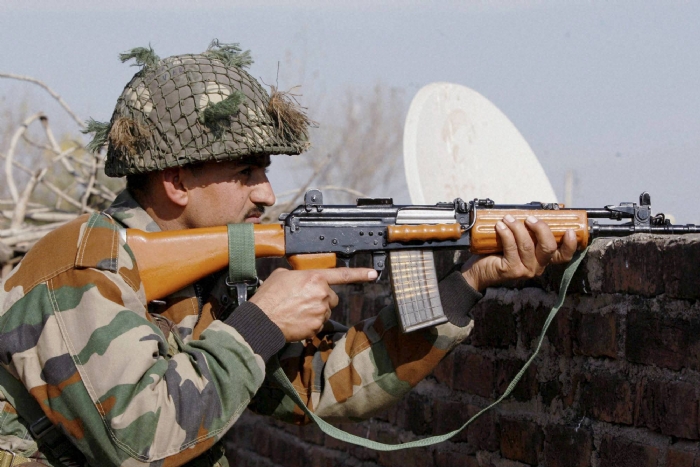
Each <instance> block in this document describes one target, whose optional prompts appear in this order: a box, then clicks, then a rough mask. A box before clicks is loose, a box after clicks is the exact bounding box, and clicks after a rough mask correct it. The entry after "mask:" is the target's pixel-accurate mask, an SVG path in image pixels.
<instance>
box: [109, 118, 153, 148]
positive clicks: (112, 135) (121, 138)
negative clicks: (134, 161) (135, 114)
mask: <svg viewBox="0 0 700 467" xmlns="http://www.w3.org/2000/svg"><path fill="white" fill-rule="evenodd" d="M149 136H151V131H150V130H149V129H148V128H146V127H145V126H143V125H142V124H140V123H139V122H137V121H136V120H133V119H131V118H127V117H120V118H118V119H117V120H116V121H115V122H114V124H113V125H112V129H111V130H109V140H110V141H111V143H112V144H113V145H114V148H115V149H117V150H120V151H123V150H126V151H128V153H129V154H131V155H134V154H136V153H137V151H138V148H139V147H140V146H141V145H143V144H144V143H145V139H146V138H147V137H149Z"/></svg>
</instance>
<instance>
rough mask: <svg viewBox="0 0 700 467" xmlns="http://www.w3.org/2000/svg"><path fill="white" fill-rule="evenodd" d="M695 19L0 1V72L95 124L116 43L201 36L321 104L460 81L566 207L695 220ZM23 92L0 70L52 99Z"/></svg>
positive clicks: (685, 6)
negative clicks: (485, 102)
mask: <svg viewBox="0 0 700 467" xmlns="http://www.w3.org/2000/svg"><path fill="white" fill-rule="evenodd" d="M697 18H700V2H680V1H674V0H669V1H663V2H662V1H647V0H640V1H615V2H612V1H595V0H589V1H575V0H569V1H557V2H555V1H544V0H542V1H524V0H523V1H506V0H500V1H470V0H462V1H435V2H429V1H428V2H425V1H423V2H419V1H411V0H407V1H401V2H400V1H386V2H381V1H370V0H358V1H353V2H347V1H331V0H326V1H320V0H302V1H297V2H289V1H282V0H261V1H256V2H240V1H239V2H236V1H230V0H227V1H223V0H221V1H217V0H212V1H193V0H188V1H184V0H167V1H166V0H151V1H148V2H144V1H142V0H140V1H136V0H121V1H119V2H101V1H94V0H92V1H88V0H0V72H8V73H16V74H23V75H29V76H32V77H35V78H37V79H40V80H42V81H44V82H46V83H47V84H49V85H50V86H51V87H52V88H53V89H54V90H55V91H56V92H58V93H59V94H60V95H61V96H62V97H63V98H64V99H65V100H66V101H67V102H68V103H69V105H70V106H71V107H72V108H73V110H74V111H75V112H76V113H77V114H78V115H79V116H81V118H87V117H94V118H95V119H97V120H108V119H109V117H110V116H111V112H112V109H113V107H114V103H115V101H116V98H117V96H118V95H119V94H120V92H121V90H122V88H123V86H124V85H125V84H126V83H127V81H128V80H129V79H130V78H131V76H132V75H133V73H134V72H135V69H134V68H131V67H130V66H128V64H122V63H120V62H119V61H118V60H117V55H118V54H119V53H120V52H123V51H125V50H128V49H130V48H132V47H137V46H144V45H148V44H150V45H151V46H152V47H153V48H154V49H155V51H156V52H157V53H158V54H159V55H160V56H168V55H173V54H179V53H190V52H199V51H203V50H204V49H205V48H206V46H207V45H208V44H209V42H210V41H211V39H213V38H214V37H216V38H219V39H220V40H221V41H222V42H239V43H240V44H241V46H242V47H243V48H245V49H251V51H252V53H253V57H254V58H255V64H254V65H253V66H252V67H251V70H250V71H251V73H252V74H253V76H255V77H260V78H262V79H263V80H264V81H265V82H267V83H268V84H270V83H275V82H277V81H279V85H280V87H281V88H285V87H291V86H293V85H296V84H303V85H304V87H305V88H306V89H313V95H314V96H317V97H318V96H321V99H326V100H328V99H334V98H336V97H337V96H338V95H339V94H340V93H342V92H343V91H344V90H345V89H347V88H348V87H353V88H354V89H364V88H367V89H370V88H371V87H372V86H374V85H375V84H376V83H382V84H383V85H385V86H388V87H395V88H399V89H402V90H403V91H404V94H405V96H406V99H407V102H406V108H408V101H410V99H411V97H412V96H413V95H414V94H415V93H416V92H417V91H418V90H419V89H420V88H421V87H423V86H424V85H426V84H428V83H431V82H435V81H447V82H453V83H458V84H462V85H466V86H469V87H471V88H473V89H475V90H477V91H478V92H479V93H481V94H482V95H484V96H485V97H487V98H488V99H489V100H491V101H492V102H493V103H494V104H496V106H498V107H499V108H500V109H501V110H502V111H503V112H504V113H505V114H506V115H507V116H508V117H509V118H510V119H511V120H512V121H513V123H514V124H515V126H516V127H517V128H518V129H519V130H520V132H521V133H522V134H523V136H524V137H525V139H526V140H527V141H528V143H529V144H530V146H531V147H532V149H533V151H534V152H535V154H536V155H537V156H538V158H539V160H540V162H541V164H542V166H543V168H544V169H545V172H546V173H547V175H548V176H549V178H550V181H551V183H552V186H553V187H554V189H555V192H556V193H557V194H558V196H559V197H560V199H562V198H563V196H564V194H563V189H564V178H565V174H566V173H567V171H573V173H574V176H575V187H574V196H573V201H574V204H575V205H576V206H583V207H594V206H595V207H597V206H603V205H608V204H617V203H618V202H621V201H636V200H637V198H638V196H639V193H641V192H642V191H649V192H650V193H651V195H652V206H653V208H654V210H655V211H657V212H658V211H663V212H667V213H671V214H673V215H674V217H675V219H676V221H677V222H679V223H697V224H700V203H698V192H699V189H700V163H698V157H699V156H700V131H699V130H700V47H698V44H700V28H699V27H698V26H697ZM278 64H279V66H280V70H279V76H278V71H277V69H278ZM30 89H32V87H31V86H30V85H24V84H20V83H17V82H9V81H7V80H0V96H2V95H16V96H23V95H26V94H27V93H31V96H32V97H33V98H34V99H35V101H37V105H42V106H45V107H47V108H49V109H50V107H51V105H53V104H52V103H51V102H50V99H46V100H42V99H44V98H43V97H41V96H42V93H41V92H40V91H38V90H30ZM35 96H39V97H35ZM0 102H2V101H0ZM5 102H7V101H5ZM37 110H39V109H37ZM41 110H44V109H43V108H42V109H41ZM309 111H310V113H311V115H312V117H313V109H310V110H309ZM50 114H51V115H57V116H58V115H60V114H61V110H60V109H58V108H55V109H53V110H50ZM320 123H321V125H323V124H324V123H326V124H330V123H332V122H323V121H320ZM275 169H276V166H275V164H273V168H272V172H271V178H272V181H273V186H275V185H277V186H276V188H277V189H278V190H284V189H286V188H287V187H286V186H285V183H289V182H288V177H285V176H284V175H285V172H284V171H285V168H284V166H283V165H282V164H280V165H279V169H278V171H277V172H275ZM397 176H403V175H402V174H398V175H397ZM378 194H384V195H388V196H391V195H392V194H391V193H382V192H381V190H379V192H378ZM402 196H403V197H404V198H405V194H399V195H398V196H395V198H399V199H401V197H402ZM465 198H469V196H468V195H466V196H465ZM404 200H405V199H404ZM524 201H529V200H524Z"/></svg>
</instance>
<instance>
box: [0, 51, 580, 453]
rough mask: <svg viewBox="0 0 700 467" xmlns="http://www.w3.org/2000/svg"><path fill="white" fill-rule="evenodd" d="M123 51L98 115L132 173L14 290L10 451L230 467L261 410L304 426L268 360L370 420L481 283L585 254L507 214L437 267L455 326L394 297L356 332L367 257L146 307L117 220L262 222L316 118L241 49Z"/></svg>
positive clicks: (206, 284)
mask: <svg viewBox="0 0 700 467" xmlns="http://www.w3.org/2000/svg"><path fill="white" fill-rule="evenodd" d="M122 58H123V59H130V58H135V59H136V60H137V63H138V64H140V65H142V67H143V68H142V69H141V70H140V71H139V72H138V73H136V75H135V76H134V78H133V79H132V80H131V81H130V82H129V84H127V86H126V87H125V89H124V91H123V92H122V94H121V96H120V97H119V99H118V101H117V106H116V109H115V111H114V114H113V116H112V119H111V121H110V123H109V124H106V125H105V126H99V125H93V126H92V127H91V128H92V129H93V130H94V129H97V130H101V131H98V132H97V134H96V138H95V144H96V146H97V147H99V146H101V145H102V144H104V143H105V142H106V143H107V144H108V152H107V162H106V167H105V172H106V173H107V175H109V176H113V177H121V176H126V177H127V189H126V190H125V191H123V192H122V193H121V194H120V195H119V196H118V198H117V199H116V201H115V202H114V204H113V205H112V206H111V207H110V208H109V209H107V210H106V211H105V212H104V213H96V214H93V215H89V216H88V215H86V216H83V217H81V218H79V219H77V220H76V221H73V222H71V223H69V224H67V225H65V226H64V227H61V228H59V229H58V230H56V231H54V232H52V233H50V234H48V235H47V236H46V237H45V238H44V239H42V240H41V241H39V242H38V243H37V245H36V246H35V247H34V248H33V249H32V250H31V251H30V252H29V253H28V254H27V256H26V257H25V258H24V260H23V261H22V262H21V263H20V265H19V266H18V267H17V268H16V269H15V271H13V273H12V275H11V276H10V277H8V278H7V280H6V281H5V282H4V284H2V287H1V288H0V410H1V411H0V465H3V466H4V465H9V464H10V463H11V461H12V462H14V464H13V465H21V464H24V463H26V464H27V465H29V463H31V462H34V463H38V465H44V464H45V465H77V464H81V463H87V464H89V465H94V466H106V465H124V466H137V465H184V464H187V463H190V462H192V464H191V465H195V463H196V465H198V466H213V465H220V466H225V465H228V463H227V462H226V458H225V456H224V452H223V447H222V443H221V442H220V440H221V438H222V437H223V436H224V434H225V433H226V431H227V430H228V429H229V428H230V427H231V426H232V425H233V423H235V422H236V419H237V418H238V417H239V416H240V415H241V413H242V412H243V410H244V409H245V408H246V407H249V408H251V409H253V410H255V411H257V412H259V413H263V414H269V415H273V416H275V417H278V418H280V419H284V420H288V421H292V422H297V423H303V422H304V421H305V417H304V415H303V413H302V412H301V410H299V409H298V408H296V409H295V406H294V403H293V402H292V400H291V399H290V398H289V397H288V396H286V395H285V394H284V393H283V392H281V390H280V388H279V387H277V386H275V385H274V384H272V382H270V380H269V378H266V368H267V366H268V362H269V361H271V359H278V360H279V362H280V364H281V365H282V367H283V368H284V369H285V372H286V374H287V375H290V379H291V380H292V382H293V385H294V387H295V389H296V390H297V392H298V393H299V394H300V395H301V397H302V399H303V400H304V401H305V403H306V404H307V406H308V407H310V408H311V409H312V410H313V411H315V412H316V413H317V414H318V415H320V416H323V417H324V418H327V419H331V420H347V419H356V418H362V417H368V416H370V415H371V414H373V413H375V412H377V411H380V410H383V409H385V408H386V407H388V406H389V405H391V404H393V403H395V402H397V401H398V400H400V399H401V398H402V397H403V396H404V395H405V394H406V393H407V392H408V391H409V390H410V389H411V388H412V387H413V386H415V385H416V384H417V383H418V382H419V381H420V380H421V379H422V378H424V377H425V376H426V375H428V374H429V373H430V372H431V371H432V370H433V368H434V367H435V365H437V363H438V362H439V361H440V360H441V358H442V357H444V356H445V355H446V354H447V353H448V352H449V351H450V350H451V349H452V348H453V347H454V346H456V345H457V344H458V343H459V342H461V341H462V340H463V339H464V338H466V337H467V336H468V335H469V333H470V331H471V329H472V321H471V318H470V315H469V310H470V308H471V307H472V306H473V305H474V303H476V302H477V301H478V300H479V298H480V297H481V294H480V293H479V292H478V291H480V290H483V289H484V288H486V287H487V286H489V285H494V284H498V283H500V282H502V281H504V280H509V279H513V278H522V277H532V276H534V275H538V274H541V273H542V271H543V270H544V268H545V266H546V265H547V264H549V263H550V262H557V263H559V262H566V261H569V260H570V259H571V257H572V255H573V253H574V250H575V238H574V237H573V235H572V234H573V232H569V233H567V235H566V236H565V239H564V242H563V245H562V246H561V247H560V248H559V249H557V246H556V242H555V241H554V237H553V235H552V233H551V232H550V230H549V228H548V227H547V225H546V224H544V223H543V222H539V221H537V219H535V218H530V219H528V221H527V222H525V223H521V222H517V221H515V220H514V219H513V218H510V217H508V218H506V219H504V220H503V221H502V222H500V223H499V224H498V229H497V230H498V234H499V236H500V238H501V240H502V242H503V245H504V254H503V255H492V256H487V257H474V258H472V260H470V261H469V262H468V263H467V264H465V265H464V266H463V267H462V269H461V270H460V271H455V272H453V273H452V274H450V275H448V276H447V277H446V278H445V279H443V280H442V281H441V283H440V295H441V299H442V303H443V307H444V309H445V312H446V315H447V316H448V318H449V322H448V323H445V324H442V325H439V326H436V327H433V328H430V329H427V330H422V331H417V332H414V333H409V334H402V333H401V332H400V331H399V328H398V326H397V323H396V319H395V318H394V311H393V308H392V306H389V307H386V308H385V309H383V310H381V311H380V312H379V313H378V314H377V316H376V318H373V319H369V320H367V321H364V322H361V323H358V324H357V325H355V326H354V327H353V328H351V329H347V328H345V327H343V326H340V325H339V324H337V323H334V322H332V321H329V320H328V318H329V316H330V310H331V308H333V307H334V306H335V305H336V304H337V303H338V297H337V296H336V294H335V293H334V292H333V290H332V289H331V288H330V287H329V285H333V284H343V283H350V282H363V281H369V280H372V279H374V278H375V277H376V272H375V271H373V270H371V269H365V268H353V269H347V268H341V269H334V270H323V271H287V270H277V271H274V272H273V273H272V274H271V275H270V277H269V278H268V279H267V280H266V281H265V282H264V284H263V285H262V286H261V287H260V288H259V289H258V290H257V292H256V293H255V294H254V295H253V296H252V297H251V298H250V299H249V301H247V302H245V303H243V304H242V305H240V306H238V307H237V308H236V300H235V294H233V295H230V294H229V288H228V287H227V286H226V284H225V281H224V280H223V279H224V278H222V277H218V276H217V277H210V278H207V279H205V280H202V281H199V282H197V283H195V284H193V285H191V286H188V287H186V288H185V289H183V290H181V291H179V292H177V293H175V294H173V295H172V296H170V297H167V298H166V299H164V300H163V301H158V302H152V303H150V304H149V303H146V298H145V294H144V289H143V286H142V284H141V282H140V278H139V272H138V264H135V260H134V257H133V255H132V253H131V251H130V249H129V248H128V246H127V245H125V243H124V242H123V240H121V239H120V236H119V234H118V229H119V228H120V227H129V228H136V229H142V230H147V231H158V230H172V229H185V228H194V227H205V226H214V225H223V224H227V223H241V222H252V223H257V222H259V221H260V217H261V215H262V213H263V211H264V208H265V207H266V206H271V205H272V204H273V203H274V202H275V196H274V193H273V191H272V188H271V186H270V183H269V181H268V179H267V176H266V169H267V167H268V166H269V164H270V160H271V158H270V156H271V155H274V154H290V155H296V154H300V153H302V152H303V151H304V150H305V149H306V148H307V146H308V133H307V126H308V123H309V121H308V119H307V118H306V116H305V115H304V114H303V112H301V111H300V109H299V108H298V107H296V106H295V104H294V102H293V101H291V100H290V99H289V98H288V97H285V95H284V94H280V93H278V92H276V91H275V90H274V89H272V91H273V92H272V95H268V93H267V92H266V91H265V90H264V89H263V88H262V87H261V86H260V84H259V83H258V82H257V81H256V80H255V79H254V78H253V77H251V76H250V75H249V74H248V73H247V72H246V71H245V70H244V68H245V67H246V66H247V65H249V64H250V62H251V61H250V57H249V55H248V54H247V52H241V50H240V49H239V48H238V47H236V46H234V45H226V44H219V43H218V42H214V43H213V44H212V46H211V47H210V48H209V49H208V50H207V51H206V52H204V53H202V54H197V55H179V56H173V57H168V58H165V59H162V60H161V59H159V58H158V57H157V56H155V54H154V53H153V51H152V50H150V49H134V50H133V51H132V52H131V53H129V54H126V55H124V56H123V57H122ZM531 233H532V234H533V236H534V241H533V239H532V237H531V235H530V234H531ZM30 459H31V460H30Z"/></svg>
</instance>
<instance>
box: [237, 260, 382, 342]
mask: <svg viewBox="0 0 700 467" xmlns="http://www.w3.org/2000/svg"><path fill="white" fill-rule="evenodd" d="M376 278H377V272H376V271H375V270H374V269H368V268H337V269H314V270H308V271H289V270H287V269H277V270H275V271H274V272H273V273H272V274H270V277H268V278H267V280H266V281H265V282H264V283H263V284H262V285H261V286H260V288H259V289H258V291H257V292H256V293H255V295H253V296H252V297H251V298H250V301H251V302H252V303H255V304H256V305H257V306H258V307H259V308H260V309H261V310H262V311H263V312H264V313H265V314H266V315H267V316H268V318H270V320H271V321H272V322H273V323H275V324H276V325H277V326H278V327H279V328H280V330H281V331H282V334H284V337H285V339H286V340H287V342H296V341H300V340H304V339H307V338H310V337H313V336H315V335H316V334H318V333H319V332H320V331H321V330H322V329H323V324H324V323H325V322H326V321H328V318H330V316H331V309H332V308H334V307H335V306H336V305H337V304H338V296H337V295H336V293H335V292H333V290H332V289H331V288H330V286H331V285H339V284H350V283H353V282H368V281H371V280H374V279H376Z"/></svg>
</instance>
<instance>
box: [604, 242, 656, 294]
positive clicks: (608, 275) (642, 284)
mask: <svg viewBox="0 0 700 467" xmlns="http://www.w3.org/2000/svg"><path fill="white" fill-rule="evenodd" d="M599 264H600V265H601V266H602V267H603V281H602V284H601V289H602V292H604V293H627V294H634V295H643V296H646V297H654V296H656V295H660V294H662V293H664V280H663V270H664V269H665V268H664V267H663V256H662V253H661V252H660V251H659V247H658V245H657V244H656V243H655V242H653V241H649V242H639V241H637V242H632V241H628V240H615V241H613V243H612V245H611V246H610V247H608V248H607V249H606V250H605V260H604V261H600V262H599Z"/></svg>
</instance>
